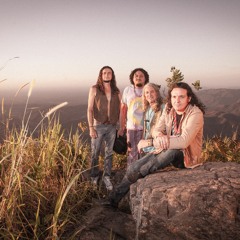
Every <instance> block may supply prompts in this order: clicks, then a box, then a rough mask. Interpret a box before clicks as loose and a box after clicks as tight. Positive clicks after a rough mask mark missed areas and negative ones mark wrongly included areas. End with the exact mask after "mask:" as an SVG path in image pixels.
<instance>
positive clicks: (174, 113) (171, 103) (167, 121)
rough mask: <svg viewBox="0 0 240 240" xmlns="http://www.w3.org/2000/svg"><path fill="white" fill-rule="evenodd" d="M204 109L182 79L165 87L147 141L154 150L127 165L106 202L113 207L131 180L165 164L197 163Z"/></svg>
mask: <svg viewBox="0 0 240 240" xmlns="http://www.w3.org/2000/svg"><path fill="white" fill-rule="evenodd" d="M204 113H205V106H204V105H203V104H202V103H201V102H200V101H199V100H198V98H197V96H196V95H195V94H194V92H193V91H192V89H191V87H190V86H189V85H188V84H187V83H185V82H179V83H175V84H174V85H173V86H172V87H171V88H170V89H169V92H168V97H167V103H166V106H165V108H164V112H163V114H162V116H161V117H160V120H159V122H158V123H157V124H156V127H155V130H154V132H153V139H152V140H151V142H150V143H149V145H151V146H154V147H155V151H154V152H150V153H148V154H147V155H146V156H144V157H142V158H141V159H139V160H138V161H136V162H134V163H133V164H132V165H131V166H130V167H129V168H128V169H127V171H126V174H125V176H124V177H123V179H122V181H121V183H120V184H119V185H118V186H117V187H116V189H115V190H113V191H112V192H111V194H110V196H109V200H110V204H111V205H112V206H113V207H117V206H118V203H119V201H120V200H121V199H122V198H123V197H124V196H125V194H126V193H127V192H128V191H129V189H130V185H131V184H132V183H134V182H136V181H137V180H138V179H139V178H143V177H145V176H146V175H148V174H151V173H154V172H156V171H157V170H158V169H162V168H165V167H166V166H168V165H169V164H172V165H174V166H175V167H177V168H185V167H186V168H194V167H196V166H199V165H201V164H202V160H201V151H202V140H203V124H204V120H203V114H204Z"/></svg>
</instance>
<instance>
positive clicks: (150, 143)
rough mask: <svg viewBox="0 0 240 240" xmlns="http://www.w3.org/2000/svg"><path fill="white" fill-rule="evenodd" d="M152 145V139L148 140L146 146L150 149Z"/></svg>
mask: <svg viewBox="0 0 240 240" xmlns="http://www.w3.org/2000/svg"><path fill="white" fill-rule="evenodd" d="M152 145H153V138H151V139H149V141H148V146H149V147H150V146H152Z"/></svg>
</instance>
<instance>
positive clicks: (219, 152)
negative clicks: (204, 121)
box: [202, 134, 240, 163]
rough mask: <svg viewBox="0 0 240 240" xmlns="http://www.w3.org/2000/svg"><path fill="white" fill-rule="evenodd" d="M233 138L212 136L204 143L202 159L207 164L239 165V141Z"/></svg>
mask: <svg viewBox="0 0 240 240" xmlns="http://www.w3.org/2000/svg"><path fill="white" fill-rule="evenodd" d="M234 136H235V134H233V137H221V136H214V137H213V138H211V139H207V140H206V141H205V143H204V148H203V153H202V157H203V159H204V161H207V162H213V161H214V162H216V161H217V162H219V161H221V162H237V163H240V140H238V139H236V138H235V137H234Z"/></svg>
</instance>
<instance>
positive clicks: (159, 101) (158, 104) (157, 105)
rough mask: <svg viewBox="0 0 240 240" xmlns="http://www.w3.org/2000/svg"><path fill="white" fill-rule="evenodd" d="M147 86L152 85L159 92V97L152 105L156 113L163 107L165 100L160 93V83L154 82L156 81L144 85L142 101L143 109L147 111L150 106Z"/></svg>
mask: <svg viewBox="0 0 240 240" xmlns="http://www.w3.org/2000/svg"><path fill="white" fill-rule="evenodd" d="M147 87H152V88H153V89H154V90H155V92H156V93H157V99H156V102H155V104H154V105H153V106H152V109H153V111H154V112H155V113H156V112H158V111H159V110H160V109H161V105H162V104H163V100H162V97H161V94H160V91H159V90H160V88H161V86H160V85H157V84H154V83H147V84H146V85H145V86H144V87H143V94H142V102H143V111H144V112H145V111H146V110H147V108H148V107H149V102H148V101H147V99H146V97H145V91H146V88H147Z"/></svg>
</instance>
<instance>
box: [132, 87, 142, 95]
mask: <svg viewBox="0 0 240 240" xmlns="http://www.w3.org/2000/svg"><path fill="white" fill-rule="evenodd" d="M140 90H141V92H140V91H139V92H140V94H138V93H137V90H136V88H135V87H134V94H135V96H136V97H141V96H142V88H140Z"/></svg>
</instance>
